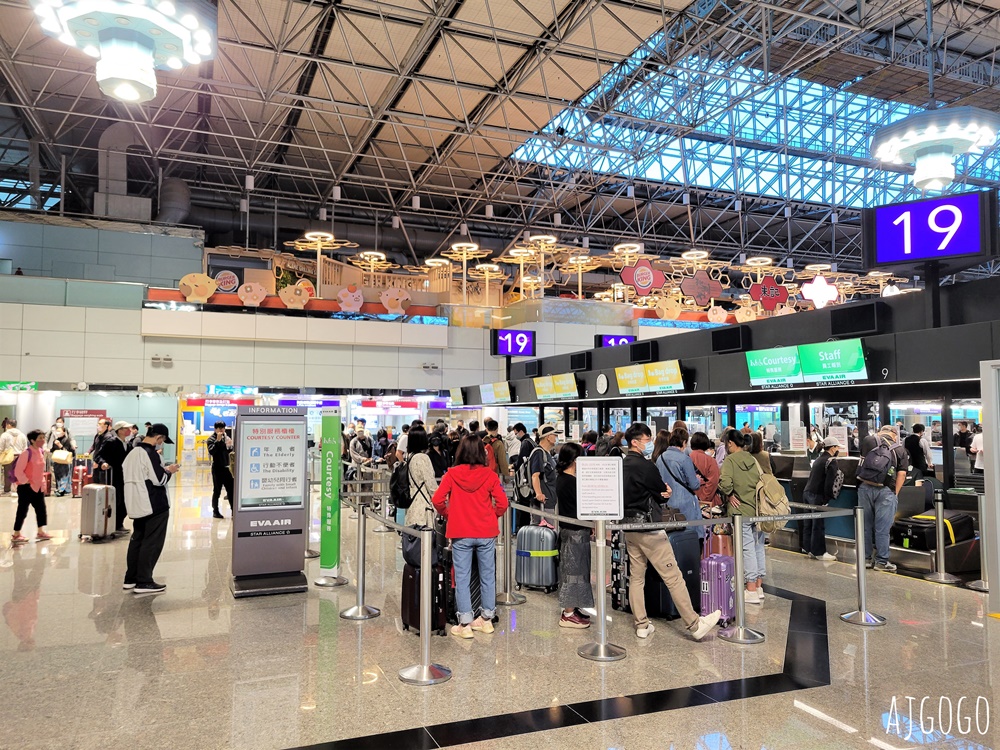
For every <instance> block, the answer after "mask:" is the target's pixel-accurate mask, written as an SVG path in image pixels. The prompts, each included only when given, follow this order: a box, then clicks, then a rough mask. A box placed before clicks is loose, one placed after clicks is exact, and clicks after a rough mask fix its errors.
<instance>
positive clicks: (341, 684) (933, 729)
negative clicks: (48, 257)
mask: <svg viewBox="0 0 1000 750" xmlns="http://www.w3.org/2000/svg"><path fill="white" fill-rule="evenodd" d="M209 489H210V478H209V474H208V470H207V468H205V469H198V470H194V471H189V472H188V473H187V474H184V475H182V476H181V477H180V481H178V482H177V483H176V486H175V487H173V488H172V490H171V492H172V498H173V511H172V516H171V531H170V534H169V536H168V540H167V546H166V548H165V550H164V553H163V556H162V558H161V560H160V563H159V565H158V567H157V576H156V577H157V580H161V581H163V582H165V583H167V584H168V590H167V592H166V593H165V594H162V595H159V596H147V597H136V596H134V595H132V594H129V593H127V592H123V591H122V590H121V580H122V576H123V573H124V559H125V550H126V547H127V541H124V540H121V541H115V542H111V543H108V544H100V545H93V544H90V543H81V542H80V541H79V540H78V539H77V537H76V534H77V531H76V530H77V529H78V528H79V500H78V499H77V500H70V499H55V498H50V499H49V501H48V508H49V514H50V522H49V530H50V531H51V532H52V533H54V534H55V535H56V537H57V538H56V539H55V540H53V541H52V542H46V543H32V544H29V545H26V546H24V547H20V548H18V549H11V548H10V531H9V529H10V527H11V524H12V522H13V515H14V501H13V499H10V498H3V499H0V529H3V530H4V531H3V533H2V534H0V602H2V605H0V607H2V612H3V619H4V623H5V625H6V627H0V652H2V653H0V706H2V707H3V716H4V718H5V721H3V722H2V723H0V747H2V748H13V747H17V748H50V747H51V748H95V749H96V748H101V749H104V748H230V747H231V748H247V749H250V748H253V749H256V748H296V747H303V746H313V745H315V746H318V747H329V748H348V747H353V748H361V747H366V748H382V747H390V748H396V749H398V750H407V749H408V748H411V747H431V748H433V747H439V746H440V747H475V748H529V747H530V748H538V747H546V748H564V747H565V748H629V749H630V750H631V749H632V748H657V749H658V750H659V749H662V748H678V749H680V748H699V749H702V748H705V749H709V748H710V749H712V750H724V749H725V748H748V749H750V748H752V749H753V750H759V749H760V748H768V749H773V748H861V747H865V748H872V747H878V748H886V749H891V748H907V747H947V748H980V747H985V748H994V747H1000V741H998V737H1000V734H998V730H997V729H996V725H997V724H998V723H1000V716H998V715H997V712H998V710H1000V692H998V688H997V686H998V685H1000V620H996V619H992V618H988V617H986V616H985V615H984V597H983V595H980V594H976V593H974V592H971V591H968V590H960V589H953V588H947V587H940V586H936V585H933V584H929V583H925V582H923V581H920V580H914V579H907V578H902V577H898V576H891V575H887V574H871V575H870V576H869V578H868V580H869V598H870V607H871V609H872V610H874V611H876V612H878V613H880V614H883V615H885V616H886V617H888V618H889V624H888V625H887V626H886V627H883V628H878V629H874V630H866V629H862V628H858V627H854V626H851V625H847V624H844V623H842V622H840V620H839V617H838V615H839V614H840V613H841V612H846V611H848V610H851V609H853V608H854V606H855V595H856V584H855V580H854V578H853V568H852V567H850V566H848V565H844V564H840V563H828V564H824V563H820V562H816V561H808V560H806V559H804V558H803V557H801V556H799V555H794V554H790V553H785V552H779V551H773V552H769V553H768V583H769V584H770V585H771V586H772V588H771V589H770V591H771V594H770V595H769V596H768V597H767V600H766V603H765V604H764V606H763V608H760V607H751V608H750V614H749V624H750V625H751V626H752V627H755V628H757V629H759V630H761V631H763V632H764V633H766V635H767V639H766V641H765V642H764V643H763V644H761V645H756V646H734V645H732V644H729V643H725V642H723V641H721V640H718V639H717V638H714V637H710V638H709V639H707V640H706V641H704V642H702V643H694V642H692V641H690V640H689V639H687V638H686V637H685V636H684V635H683V633H682V632H681V631H680V629H679V627H678V625H677V624H676V623H667V622H663V623H659V622H658V623H657V630H656V632H655V633H654V634H653V635H652V637H651V638H650V639H649V640H647V641H640V640H638V639H637V638H636V637H635V636H634V635H633V633H632V629H631V625H630V618H629V617H627V616H623V615H621V614H619V613H612V615H613V622H612V623H611V626H610V640H611V641H612V642H614V643H617V644H620V645H622V646H625V647H627V649H628V658H627V659H626V660H624V661H621V662H616V663H612V664H606V665H599V664H595V663H593V662H589V661H584V660H583V659H580V658H579V657H578V656H577V655H576V649H577V647H578V646H579V645H581V644H583V643H586V642H588V641H589V640H591V639H592V638H593V636H594V633H593V632H591V631H588V630H584V631H578V630H569V631H567V630H563V629H560V628H559V627H558V626H557V621H558V605H557V604H556V600H555V595H554V594H553V595H550V596H545V595H543V594H537V593H529V594H528V602H527V603H526V604H524V605H521V606H519V607H516V608H512V609H502V610H501V611H500V615H501V620H500V624H499V626H498V629H497V632H496V633H495V634H494V635H492V636H479V635H477V637H476V639H475V640H473V641H459V640H457V639H455V638H451V637H449V638H440V637H436V638H434V639H433V642H432V653H433V657H434V660H435V661H437V662H439V663H442V664H444V665H446V666H448V667H450V668H451V669H452V670H453V673H454V677H453V679H452V680H451V681H450V682H448V683H445V684H443V685H437V686H434V687H426V688H419V687H412V686H408V685H405V684H403V683H402V682H400V681H399V679H398V678H397V672H398V671H399V670H400V669H401V668H403V667H405V666H408V665H411V664H415V663H416V662H417V661H418V644H419V639H418V638H417V636H415V635H413V634H411V633H409V632H403V630H402V625H401V622H400V620H399V599H400V594H399V587H400V571H401V569H402V560H401V558H400V556H399V553H398V551H397V549H396V543H397V537H396V536H395V535H394V534H391V533H389V534H377V533H374V532H373V531H371V530H370V531H369V534H368V565H367V572H368V593H369V596H368V602H369V603H370V604H373V605H374V606H377V607H380V608H381V609H382V611H383V615H382V616H381V617H379V618H377V619H375V620H371V621H368V622H364V623H354V622H348V621H345V620H341V619H340V618H339V617H338V613H339V611H340V610H341V609H343V608H345V607H348V606H350V605H352V604H354V600H355V590H354V587H353V585H349V586H346V587H343V588H340V589H335V590H332V591H325V590H324V591H321V590H319V589H316V588H312V589H311V590H310V591H309V593H308V594H300V595H287V596H277V597H261V598H251V599H241V600H239V601H236V600H234V599H233V597H232V596H231V594H230V592H229V577H228V576H229V567H230V550H231V546H230V539H229V529H230V522H229V521H228V520H224V521H214V520H213V519H212V517H211V508H210V505H209V502H208V490H209ZM227 514H228V510H227ZM347 515H348V514H347V513H345V514H344V517H345V533H344V542H345V543H344V550H345V552H344V558H345V559H344V564H343V570H342V572H343V574H344V575H346V576H348V577H352V578H353V572H354V570H355V559H354V540H355V534H354V522H352V521H349V520H347ZM25 531H26V533H29V534H32V535H33V532H34V520H33V516H31V517H29V520H28V523H27V525H26V528H25ZM313 546H316V541H315V537H314V541H313ZM307 573H308V575H309V578H310V580H312V579H313V578H315V577H317V576H318V563H317V562H316V561H309V562H308V564H307ZM908 698H912V699H913V700H912V701H911V700H908ZM977 699H978V700H977ZM921 702H923V707H922V710H921ZM939 709H940V715H941V716H940V718H943V719H944V724H945V726H944V727H943V730H944V731H942V727H941V724H940V721H939ZM949 709H950V715H951V719H950V721H949ZM921 718H923V731H922V730H921V726H920V721H921ZM977 720H978V726H977ZM911 722H912V723H911ZM949 725H950V726H949Z"/></svg>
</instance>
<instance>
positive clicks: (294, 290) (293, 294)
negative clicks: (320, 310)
mask: <svg viewBox="0 0 1000 750" xmlns="http://www.w3.org/2000/svg"><path fill="white" fill-rule="evenodd" d="M278 297H280V298H281V301H282V302H284V303H285V307H287V308H288V309H289V310H304V309H305V306H306V303H307V302H309V300H310V299H312V297H310V296H309V292H307V291H306V290H305V288H304V287H301V286H299V285H298V284H293V285H292V286H286V287H285V288H284V289H281V290H279V291H278Z"/></svg>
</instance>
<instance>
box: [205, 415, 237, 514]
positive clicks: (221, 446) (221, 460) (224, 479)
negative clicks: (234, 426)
mask: <svg viewBox="0 0 1000 750" xmlns="http://www.w3.org/2000/svg"><path fill="white" fill-rule="evenodd" d="M232 452H233V440H232V438H231V437H229V435H227V434H226V423H225V422H216V423H215V432H213V433H212V434H211V435H210V436H209V438H208V454H209V455H210V456H211V457H212V517H213V518H225V516H223V515H222V513H221V512H219V496H220V495H221V494H222V488H223V487H225V488H226V500H228V501H229V510H230V512H232V510H233V495H234V494H235V491H234V489H233V472H231V471H230V470H229V454H230V453H232Z"/></svg>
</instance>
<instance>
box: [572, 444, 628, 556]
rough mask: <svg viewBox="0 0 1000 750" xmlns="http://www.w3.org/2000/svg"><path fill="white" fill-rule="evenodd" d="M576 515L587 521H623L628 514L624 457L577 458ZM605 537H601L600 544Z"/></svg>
mask: <svg viewBox="0 0 1000 750" xmlns="http://www.w3.org/2000/svg"><path fill="white" fill-rule="evenodd" d="M576 510H577V513H576V516H577V518H579V519H581V520H585V521H620V520H621V519H622V518H623V517H624V515H625V502H624V495H623V493H622V460H621V459H620V458H618V457H617V456H581V457H580V458H578V459H576ZM602 541H603V540H598V544H600V543H601V542H602Z"/></svg>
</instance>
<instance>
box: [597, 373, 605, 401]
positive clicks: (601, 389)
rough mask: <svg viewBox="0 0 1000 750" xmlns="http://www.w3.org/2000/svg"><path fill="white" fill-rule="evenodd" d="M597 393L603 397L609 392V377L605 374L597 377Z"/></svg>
mask: <svg viewBox="0 0 1000 750" xmlns="http://www.w3.org/2000/svg"><path fill="white" fill-rule="evenodd" d="M597 392H598V393H600V394H601V395H602V396H603V395H604V394H605V393H607V392H608V376H607V375H605V374H604V373H603V372H602V373H601V374H600V375H598V376H597Z"/></svg>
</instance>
